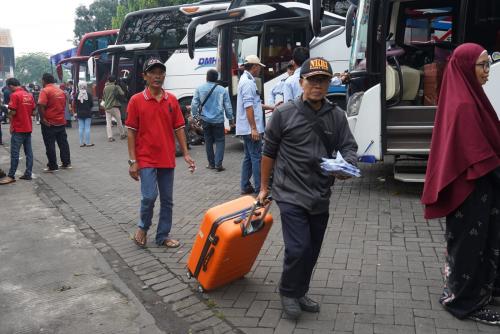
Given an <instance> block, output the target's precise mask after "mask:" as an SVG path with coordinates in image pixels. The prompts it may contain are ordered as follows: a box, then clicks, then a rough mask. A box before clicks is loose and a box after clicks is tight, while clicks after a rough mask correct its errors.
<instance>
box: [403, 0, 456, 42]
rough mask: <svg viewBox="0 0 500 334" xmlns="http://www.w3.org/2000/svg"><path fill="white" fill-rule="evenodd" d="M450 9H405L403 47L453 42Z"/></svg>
mask: <svg viewBox="0 0 500 334" xmlns="http://www.w3.org/2000/svg"><path fill="white" fill-rule="evenodd" d="M451 12H452V8H451V7H443V8H407V9H406V10H405V16H406V17H407V18H406V26H405V31H404V34H405V35H404V44H405V45H418V44H425V43H444V42H448V43H451V41H452V40H453V29H452V23H453V20H452V16H451Z"/></svg>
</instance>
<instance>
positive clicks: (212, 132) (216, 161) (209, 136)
mask: <svg viewBox="0 0 500 334" xmlns="http://www.w3.org/2000/svg"><path fill="white" fill-rule="evenodd" d="M203 135H204V137H205V150H206V151H207V160H208V165H209V166H211V167H222V160H224V147H225V145H226V139H225V135H224V123H209V122H205V121H203ZM214 143H215V155H214Z"/></svg>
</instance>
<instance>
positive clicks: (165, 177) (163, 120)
mask: <svg viewBox="0 0 500 334" xmlns="http://www.w3.org/2000/svg"><path fill="white" fill-rule="evenodd" d="M165 70H166V68H165V65H164V64H163V62H162V61H161V60H160V59H159V58H151V59H149V60H147V61H146V62H145V63H144V69H143V72H144V74H143V77H144V80H145V81H146V88H145V89H144V91H142V92H140V93H137V94H135V95H134V96H132V98H131V99H130V101H129V104H128V109H127V120H126V122H125V124H126V126H127V128H128V153H129V158H130V159H129V161H128V163H129V174H130V176H131V177H132V178H133V179H134V180H136V181H139V180H140V182H141V208H140V218H139V223H138V227H137V230H136V232H135V235H134V241H135V243H136V244H137V245H138V246H141V247H143V246H145V245H146V241H147V240H146V237H147V233H148V230H149V228H150V227H151V223H152V218H153V208H154V204H155V202H156V198H157V197H158V193H159V194H160V217H159V221H158V227H157V230H156V244H157V245H159V246H165V247H169V248H175V247H179V245H180V243H179V241H178V240H175V239H173V238H172V237H171V235H170V230H171V228H172V207H173V186H174V168H175V140H174V135H175V137H177V140H178V141H179V144H180V146H181V148H182V152H183V155H184V161H185V162H186V164H187V165H188V166H189V169H190V171H191V172H193V171H194V169H195V163H194V160H193V159H191V156H190V155H189V152H188V149H187V145H186V135H185V133H184V117H183V116H182V112H181V107H180V105H179V102H178V101H177V99H176V98H175V96H174V95H173V94H171V93H168V92H167V91H165V90H163V88H162V86H163V81H164V80H165Z"/></svg>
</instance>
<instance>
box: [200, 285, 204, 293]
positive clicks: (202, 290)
mask: <svg viewBox="0 0 500 334" xmlns="http://www.w3.org/2000/svg"><path fill="white" fill-rule="evenodd" d="M198 292H199V293H203V292H205V290H204V289H203V287H202V286H201V285H198Z"/></svg>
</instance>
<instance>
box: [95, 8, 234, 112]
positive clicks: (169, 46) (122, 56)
mask: <svg viewBox="0 0 500 334" xmlns="http://www.w3.org/2000/svg"><path fill="white" fill-rule="evenodd" d="M228 6H229V2H221V1H210V0H209V1H201V2H199V3H195V4H191V5H181V6H170V7H161V8H152V9H145V10H140V11H136V12H132V13H129V14H127V16H126V17H125V20H124V22H123V24H122V27H121V28H120V32H119V34H118V38H117V41H116V44H115V45H110V46H109V47H107V48H105V49H101V50H97V51H95V52H93V53H92V56H93V58H92V59H91V61H93V62H95V61H97V62H98V61H99V57H102V55H103V54H108V55H111V56H112V70H111V73H112V74H114V75H115V76H116V77H117V78H118V79H119V80H120V81H121V83H122V85H123V86H126V88H127V92H128V97H130V96H132V95H133V94H135V93H137V92H139V91H141V90H143V89H144V80H143V78H142V68H143V64H144V61H145V60H146V59H148V58H149V57H152V56H157V57H160V59H162V60H163V61H165V65H166V67H167V79H166V80H165V85H164V88H165V89H167V90H169V91H170V92H172V93H173V94H175V95H176V97H177V98H178V100H179V103H180V104H181V107H183V108H184V107H185V106H186V105H189V104H190V103H191V99H192V96H193V94H194V90H195V88H196V87H197V86H199V85H200V84H201V83H203V82H205V75H206V72H207V70H208V69H209V68H210V67H212V68H214V67H215V61H214V60H215V56H216V46H217V35H216V34H215V33H213V32H207V33H206V34H205V35H204V36H202V37H201V38H200V40H199V41H198V42H197V44H196V48H197V50H198V51H199V53H200V57H198V58H197V59H195V60H191V59H190V58H189V57H188V55H187V52H186V50H183V48H185V47H183V46H181V44H180V42H181V41H182V39H183V38H184V37H185V35H186V29H187V26H188V24H189V22H190V21H191V17H192V16H196V15H200V14H204V13H208V12H213V11H221V10H225V9H227V8H228Z"/></svg>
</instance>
